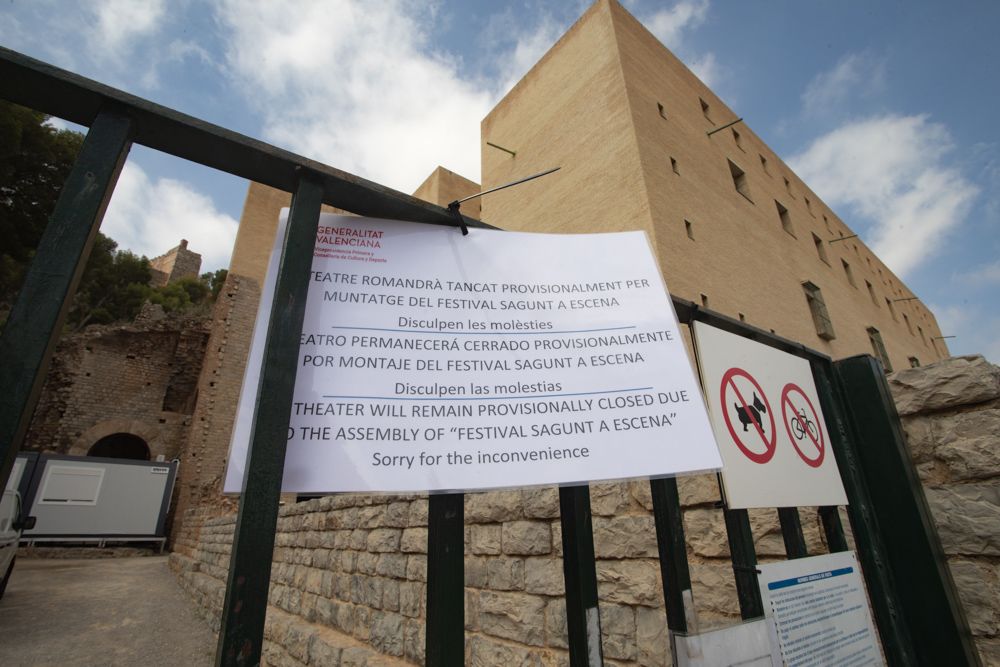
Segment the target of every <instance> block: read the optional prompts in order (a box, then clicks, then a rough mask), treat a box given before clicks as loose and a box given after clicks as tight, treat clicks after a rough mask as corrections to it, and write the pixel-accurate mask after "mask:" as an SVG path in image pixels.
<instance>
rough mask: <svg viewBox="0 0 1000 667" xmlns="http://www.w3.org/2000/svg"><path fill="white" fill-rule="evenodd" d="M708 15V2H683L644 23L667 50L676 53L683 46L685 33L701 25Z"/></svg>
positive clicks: (647, 19) (645, 20)
mask: <svg viewBox="0 0 1000 667" xmlns="http://www.w3.org/2000/svg"><path fill="white" fill-rule="evenodd" d="M707 15H708V0H681V2H677V3H674V4H673V5H672V6H670V7H667V8H666V9H661V10H659V11H658V12H656V13H655V14H652V15H651V16H648V17H646V18H644V19H642V22H643V24H644V25H645V26H646V28H648V29H649V31H650V32H651V33H653V34H654V35H656V38H657V39H659V40H660V41H661V42H663V44H664V45H665V46H666V47H667V48H669V49H671V50H673V51H676V50H678V49H680V48H681V46H682V45H683V40H684V34H685V32H687V31H688V30H690V29H691V28H694V27H696V26H698V25H700V24H701V23H702V22H703V21H704V20H705V17H706V16H707Z"/></svg>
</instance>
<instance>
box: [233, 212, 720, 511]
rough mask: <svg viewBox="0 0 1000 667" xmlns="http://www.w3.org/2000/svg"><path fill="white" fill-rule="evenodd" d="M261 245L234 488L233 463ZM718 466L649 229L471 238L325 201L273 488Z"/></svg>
mask: <svg viewBox="0 0 1000 667" xmlns="http://www.w3.org/2000/svg"><path fill="white" fill-rule="evenodd" d="M283 226H284V224H283V223H282V226H281V227H282V228H283ZM282 237H283V232H282V231H281V230H279V234H278V238H282ZM273 255H274V256H273V257H272V261H271V270H270V271H269V273H268V279H267V285H266V286H265V288H264V294H263V298H262V302H261V316H260V317H259V318H258V323H257V330H256V332H255V336H254V343H253V346H252V350H251V355H250V359H249V362H248V365H247V368H248V371H247V376H246V379H245V384H244V389H243V393H242V396H241V399H240V409H239V415H238V419H237V424H236V427H235V429H234V434H233V445H232V450H231V456H230V465H229V469H228V471H227V476H226V483H225V490H226V491H227V492H238V491H239V490H240V488H241V484H242V480H243V475H244V468H245V461H246V450H247V443H248V441H249V436H250V420H251V416H252V412H253V405H254V398H255V396H256V387H257V384H258V373H259V368H260V364H261V359H262V353H263V342H262V340H263V338H264V330H265V327H266V313H269V312H270V302H271V299H272V296H271V295H272V293H273V282H274V280H275V273H276V271H275V266H276V261H277V260H276V257H277V255H278V253H277V252H275V253H273ZM720 463H721V460H720V458H719V453H718V449H717V447H716V445H715V441H714V438H713V436H712V433H711V427H710V426H709V423H708V416H707V414H706V412H705V407H704V401H703V398H702V396H701V393H700V390H699V387H698V385H697V382H696V380H695V377H694V373H693V370H692V368H691V365H690V362H689V361H688V358H687V355H686V354H685V351H684V345H683V342H682V340H681V337H680V335H679V333H678V331H677V321H676V316H675V314H674V312H673V308H672V305H671V302H670V298H669V296H668V295H667V293H666V290H665V287H664V285H663V282H662V279H661V277H660V274H659V271H658V269H657V266H656V263H655V261H654V260H653V257H652V255H651V253H650V250H649V246H648V242H647V240H646V237H645V235H644V234H643V233H642V232H627V233H621V234H599V235H549V234H523V233H515V232H499V231H492V230H481V229H474V230H472V231H471V233H470V234H469V235H468V236H464V237H463V236H462V235H461V233H460V232H459V231H458V230H457V229H456V228H452V227H442V226H436V225H421V224H415V223H402V222H396V221H388V220H374V219H366V218H358V217H345V216H332V215H327V214H324V215H323V217H322V219H321V221H320V228H319V234H318V238H317V244H316V253H315V257H314V260H313V272H312V279H311V281H310V287H309V296H308V301H307V307H306V316H305V323H304V327H303V334H302V344H301V351H300V358H299V367H298V377H297V379H296V389H295V396H294V404H293V410H292V417H291V427H290V437H289V441H288V453H287V457H286V464H285V475H284V482H283V489H284V490H285V491H288V492H300V493H328V492H338V491H417V490H459V489H484V488H496V487H511V486H524V485H533V484H552V483H574V482H584V481H588V480H602V479H620V478H628V477H639V476H662V475H673V474H678V473H687V472H697V471H704V470H710V469H717V468H718V467H719V466H720Z"/></svg>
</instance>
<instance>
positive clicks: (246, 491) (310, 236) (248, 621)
mask: <svg viewBox="0 0 1000 667" xmlns="http://www.w3.org/2000/svg"><path fill="white" fill-rule="evenodd" d="M322 201H323V190H322V187H321V186H320V185H319V183H318V182H317V181H314V180H312V179H311V178H310V177H309V176H308V175H306V174H302V175H300V179H299V186H298V189H297V190H296V192H295V194H294V196H293V197H292V207H291V211H290V213H289V216H288V228H287V230H286V232H285V249H284V252H283V253H282V257H281V264H280V266H279V267H278V280H277V284H276V286H275V291H274V305H273V307H272V308H271V321H270V325H269V326H268V330H267V343H266V345H265V350H264V359H263V365H262V368H261V372H260V389H259V390H258V392H257V405H256V409H255V412H254V423H253V430H252V433H251V436H250V447H249V451H248V452H247V466H246V477H245V478H244V480H243V491H242V494H241V495H240V507H239V513H238V514H237V517H236V534H235V536H234V538H233V549H232V555H231V557H230V561H229V580H228V582H227V584H226V599H225V602H224V603H223V608H222V625H221V628H220V629H219V645H218V649H217V651H216V655H215V662H216V664H217V665H257V664H258V663H260V658H261V649H262V645H263V641H264V618H265V615H266V613H267V596H268V588H269V585H270V582H271V560H272V558H273V553H274V532H275V528H276V526H277V521H278V501H279V497H280V495H281V477H282V473H283V472H284V467H285V448H286V445H287V439H288V423H289V420H290V418H291V409H292V393H293V390H294V388H295V370H296V367H297V365H298V359H299V338H300V336H301V334H302V322H303V319H304V317H305V306H306V295H307V294H308V289H309V271H310V270H311V268H312V257H313V249H314V248H315V246H316V227H317V226H318V223H319V214H320V206H321V204H322Z"/></svg>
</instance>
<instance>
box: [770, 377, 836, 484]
mask: <svg viewBox="0 0 1000 667" xmlns="http://www.w3.org/2000/svg"><path fill="white" fill-rule="evenodd" d="M792 393H795V394H798V396H801V397H802V400H803V401H805V405H806V406H808V408H809V411H808V413H807V414H806V415H805V416H806V418H807V419H812V421H813V423H814V424H815V425H816V432H817V433H818V434H819V436H818V437H817V436H814V435H813V433H812V431H811V430H810V429H809V428H807V426H806V424H802V430H803V431H805V434H806V435H808V436H809V439H810V440H812V443H813V444H814V445H816V450H817V451H818V452H819V454H818V455H817V456H816V458H809V457H808V456H806V454H805V452H803V451H802V450H801V449H799V445H798V442H797V438H795V436H793V435H792V424H791V420H790V419H789V416H788V412H789V409H790V410H791V413H792V417H793V418H795V419H798V418H799V417H800V415H801V414H802V412H805V408H803V409H802V411H799V410H797V409H796V408H795V404H794V403H792V399H791V397H790V396H789V394H792ZM796 400H798V397H796ZM781 419H782V421H783V422H785V430H786V431H787V432H788V440H789V441H790V442H791V443H792V447H794V448H795V451H796V452H798V455H799V458H801V459H802V460H803V461H805V462H806V465H808V466H812V467H813V468H818V467H820V466H821V465H823V459H824V458H825V457H826V440H825V438H824V437H823V424H822V422H821V420H820V418H819V413H818V412H816V408H814V407H813V404H812V401H810V400H809V397H808V396H806V393H805V392H804V391H802V388H801V387H799V386H798V385H797V384H795V383H793V382H789V383H788V384H786V385H785V388H784V389H782V390H781Z"/></svg>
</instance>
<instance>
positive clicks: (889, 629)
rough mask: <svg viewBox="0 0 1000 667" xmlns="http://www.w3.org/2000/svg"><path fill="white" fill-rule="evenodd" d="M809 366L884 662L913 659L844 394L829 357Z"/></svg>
mask: <svg viewBox="0 0 1000 667" xmlns="http://www.w3.org/2000/svg"><path fill="white" fill-rule="evenodd" d="M811 365H812V372H813V379H814V380H815V382H816V392H817V393H818V394H819V402H820V407H821V409H822V411H823V415H824V417H825V418H826V426H827V431H828V432H829V434H830V447H831V449H832V450H833V453H834V456H835V457H836V459H837V467H838V468H839V469H840V477H841V480H842V481H843V483H844V489H845V491H846V492H847V498H848V501H849V505H848V506H847V513H848V516H849V517H850V520H851V527H852V528H853V531H854V541H855V543H856V544H857V549H858V559H859V560H860V562H861V567H862V569H863V570H864V575H865V585H866V586H867V588H868V597H869V599H870V601H871V605H872V610H873V611H874V612H875V621H876V622H877V623H878V628H879V636H880V637H881V638H882V648H883V649H884V650H885V655H886V658H887V659H888V661H889V663H890V664H893V665H915V664H918V661H917V657H916V656H917V654H916V653H915V651H914V645H913V641H912V639H911V635H910V629H909V628H908V627H907V625H906V621H905V619H904V617H903V616H902V615H901V614H900V611H899V605H900V603H899V597H898V595H897V589H898V586H897V584H896V583H895V581H894V577H893V573H892V571H891V569H890V568H889V563H888V561H887V560H886V552H885V545H884V543H883V540H882V534H881V532H880V527H879V521H878V520H877V518H876V516H875V512H874V511H873V507H872V504H871V500H870V498H869V495H868V487H867V485H866V483H865V480H864V476H863V475H862V471H861V464H860V462H859V460H858V455H857V451H856V448H855V444H854V443H855V442H856V434H855V432H854V426H853V424H852V423H851V420H850V419H849V417H848V415H847V413H846V411H845V409H844V405H845V404H846V397H845V396H844V395H843V392H842V391H839V390H838V388H837V387H836V386H835V385H834V384H833V366H832V364H831V363H830V362H829V361H824V362H820V361H817V360H815V359H814V360H813V361H812V363H811ZM831 548H832V545H831Z"/></svg>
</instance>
